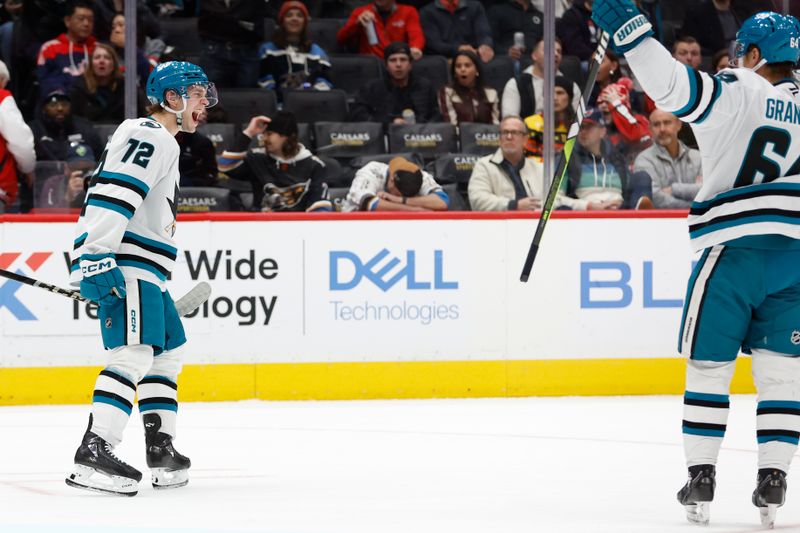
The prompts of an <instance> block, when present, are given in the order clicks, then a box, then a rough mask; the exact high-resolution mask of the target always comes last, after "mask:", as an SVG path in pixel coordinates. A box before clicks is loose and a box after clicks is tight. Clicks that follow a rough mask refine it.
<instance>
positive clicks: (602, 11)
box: [592, 0, 653, 54]
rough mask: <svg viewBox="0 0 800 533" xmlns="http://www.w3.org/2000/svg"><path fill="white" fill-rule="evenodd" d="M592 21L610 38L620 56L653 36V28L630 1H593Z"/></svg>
mask: <svg viewBox="0 0 800 533" xmlns="http://www.w3.org/2000/svg"><path fill="white" fill-rule="evenodd" d="M592 20H593V21H594V23H595V24H597V25H598V26H600V28H602V29H603V31H605V32H606V33H608V34H609V35H610V36H611V44H612V45H613V47H614V49H615V50H617V51H618V52H620V53H622V54H624V53H625V52H628V51H630V50H632V49H633V48H635V47H636V46H637V45H638V44H639V43H641V42H642V41H643V40H645V39H646V38H647V37H649V36H651V35H653V26H652V25H651V24H650V22H649V21H648V20H647V17H645V16H644V15H642V14H641V13H640V12H639V10H638V9H637V8H636V4H634V3H633V2H631V1H630V0H594V3H593V4H592Z"/></svg>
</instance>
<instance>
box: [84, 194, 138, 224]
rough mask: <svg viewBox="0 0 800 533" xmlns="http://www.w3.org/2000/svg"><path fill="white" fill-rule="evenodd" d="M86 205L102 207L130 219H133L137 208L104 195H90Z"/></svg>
mask: <svg viewBox="0 0 800 533" xmlns="http://www.w3.org/2000/svg"><path fill="white" fill-rule="evenodd" d="M86 205H92V206H95V207H102V208H103V209H109V210H111V211H116V212H117V213H119V214H121V215H122V216H124V217H125V218H128V219H130V218H132V217H133V214H134V213H135V212H136V208H135V207H133V206H132V205H131V204H129V203H128V202H125V201H123V200H120V199H118V198H112V197H110V196H105V195H102V194H91V195H89V198H88V199H87V200H86Z"/></svg>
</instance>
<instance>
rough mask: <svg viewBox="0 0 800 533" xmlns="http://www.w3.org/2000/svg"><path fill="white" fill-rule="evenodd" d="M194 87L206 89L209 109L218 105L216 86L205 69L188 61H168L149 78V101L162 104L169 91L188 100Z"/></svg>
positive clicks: (160, 65) (147, 90) (159, 66)
mask: <svg viewBox="0 0 800 533" xmlns="http://www.w3.org/2000/svg"><path fill="white" fill-rule="evenodd" d="M194 86H200V87H202V88H203V89H205V97H206V99H207V100H208V106H207V107H213V106H214V105H216V104H217V102H218V101H219V98H218V96H217V90H216V88H215V87H214V84H213V83H211V82H210V81H208V76H206V73H205V72H203V69H201V68H200V67H198V66H197V65H195V64H193V63H188V62H186V61H168V62H166V63H161V64H159V65H157V66H156V68H155V69H153V71H152V72H151V73H150V76H149V77H148V78H147V87H146V94H147V99H148V100H149V101H150V103H152V104H161V103H163V102H164V95H165V93H166V92H167V91H168V90H173V91H175V92H177V93H178V94H180V95H181V97H183V98H187V99H188V98H189V89H190V88H191V87H194Z"/></svg>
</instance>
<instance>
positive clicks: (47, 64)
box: [37, 0, 96, 94]
mask: <svg viewBox="0 0 800 533" xmlns="http://www.w3.org/2000/svg"><path fill="white" fill-rule="evenodd" d="M64 26H66V29H67V31H66V32H65V33H62V34H61V35H59V36H58V37H57V38H56V39H54V40H52V41H47V42H46V43H44V44H43V45H42V48H41V49H40V50H39V57H38V59H37V65H38V67H37V75H38V77H39V85H40V91H41V94H50V93H51V92H53V91H55V90H62V91H69V89H70V87H72V83H73V81H74V79H75V78H77V77H78V76H82V75H83V72H84V70H86V68H87V67H88V66H89V57H90V56H91V55H92V51H94V45H95V43H96V39H95V38H94V36H93V35H92V31H93V29H94V12H93V11H92V4H90V3H89V2H87V1H86V0H72V1H71V2H70V3H69V4H68V8H67V14H66V16H65V17H64Z"/></svg>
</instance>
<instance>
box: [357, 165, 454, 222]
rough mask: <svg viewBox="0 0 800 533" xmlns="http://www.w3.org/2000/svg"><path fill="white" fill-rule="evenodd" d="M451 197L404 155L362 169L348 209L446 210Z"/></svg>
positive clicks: (358, 172)
mask: <svg viewBox="0 0 800 533" xmlns="http://www.w3.org/2000/svg"><path fill="white" fill-rule="evenodd" d="M449 205H450V197H449V196H448V195H447V193H446V192H444V190H442V188H441V187H440V186H439V184H438V183H436V181H435V180H434V179H433V176H431V175H430V174H428V173H427V172H424V171H423V170H422V169H420V168H419V167H418V166H417V165H415V164H414V163H412V162H411V161H408V160H407V159H405V158H402V157H395V158H393V159H392V160H391V161H389V164H388V165H387V164H386V163H380V162H378V161H372V162H371V163H367V164H366V166H364V167H362V168H360V169H358V170H357V171H356V175H355V177H354V178H353V183H352V184H351V185H350V191H349V192H348V193H347V197H346V198H345V203H344V208H343V210H344V211H446V210H447V208H448V206H449Z"/></svg>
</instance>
